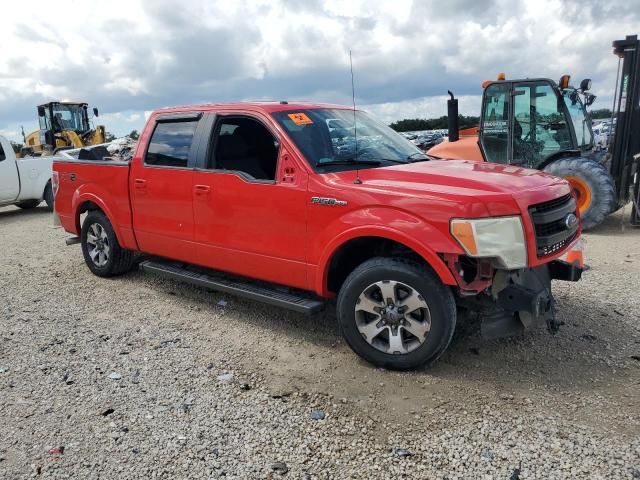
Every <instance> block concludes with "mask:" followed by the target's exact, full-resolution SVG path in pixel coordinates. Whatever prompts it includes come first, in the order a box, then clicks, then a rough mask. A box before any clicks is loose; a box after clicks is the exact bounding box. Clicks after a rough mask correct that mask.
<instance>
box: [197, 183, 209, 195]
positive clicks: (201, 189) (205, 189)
mask: <svg viewBox="0 0 640 480" xmlns="http://www.w3.org/2000/svg"><path fill="white" fill-rule="evenodd" d="M210 191H211V187H210V186H209V185H194V187H193V192H194V193H195V194H196V195H208V194H209V192H210Z"/></svg>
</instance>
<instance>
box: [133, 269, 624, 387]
mask: <svg viewBox="0 0 640 480" xmlns="http://www.w3.org/2000/svg"><path fill="white" fill-rule="evenodd" d="M134 275H136V274H134ZM137 275H140V279H141V280H143V281H145V282H149V284H151V283H153V284H154V285H153V287H152V288H154V289H157V290H158V293H160V294H163V295H171V296H172V297H173V298H175V299H176V301H179V302H183V303H184V305H185V308H189V305H193V304H196V305H198V307H200V308H201V309H202V310H203V311H206V310H208V311H210V312H211V315H212V317H213V316H214V314H216V313H220V310H221V308H222V307H220V302H221V301H222V304H224V305H225V306H224V309H225V310H226V313H225V319H228V320H229V321H237V322H242V324H243V325H245V326H248V327H250V329H251V330H252V331H261V332H262V333H263V334H264V333H266V334H267V335H268V336H270V337H271V338H273V339H277V340H272V341H273V342H275V343H277V348H278V349H280V350H281V351H282V350H288V351H287V352H286V355H287V357H290V358H295V355H297V354H299V355H301V356H305V355H306V354H307V352H306V351H305V349H307V348H315V351H317V353H316V354H315V355H314V362H316V363H317V362H320V366H319V367H321V364H322V363H323V362H324V363H325V364H326V367H327V368H330V367H331V365H332V364H334V362H336V355H341V356H340V360H339V362H343V361H345V362H347V363H346V365H343V367H344V368H345V369H347V371H348V370H349V368H352V369H357V370H361V371H364V370H370V371H380V370H379V369H376V368H375V367H372V366H371V365H369V364H367V363H366V362H364V361H362V360H360V359H359V358H358V357H357V356H356V354H355V353H352V352H351V351H350V350H349V349H348V347H347V346H346V345H345V344H344V342H343V341H342V339H341V337H340V334H339V329H338V326H337V322H336V319H335V314H334V311H333V308H334V306H333V305H331V304H329V305H328V306H327V309H326V310H325V312H323V313H321V314H317V315H314V316H312V317H307V316H304V315H300V314H297V313H293V312H290V311H287V310H283V309H278V308H275V307H271V306H268V305H264V304H261V303H259V302H253V301H249V300H244V299H240V298H236V297H232V296H228V295H224V294H220V293H218V292H213V291H209V290H206V289H202V288H196V287H192V286H189V285H185V284H181V283H178V282H173V281H170V280H165V279H161V278H158V277H154V276H151V275H147V274H142V273H140V274H137ZM150 286H151V285H150ZM224 302H226V304H225V303H224ZM559 310H560V311H559V315H560V316H561V318H563V319H564V320H565V322H567V324H566V325H564V326H563V327H562V328H561V329H560V331H559V333H558V334H556V335H551V334H549V333H548V332H547V331H546V329H540V330H535V331H529V332H526V333H525V334H524V335H522V336H519V337H511V338H503V339H498V340H491V341H489V340H484V339H482V338H481V337H480V336H479V331H478V324H477V321H476V322H474V320H473V319H461V321H460V322H459V327H458V329H457V330H456V335H455V337H454V340H453V342H452V344H451V347H450V348H449V350H448V351H447V353H446V354H445V355H444V356H443V357H442V358H441V359H440V360H439V361H438V363H436V364H435V365H434V366H433V367H431V368H429V369H422V370H417V371H414V372H410V373H409V375H411V376H418V377H424V378H431V379H433V380H435V379H436V378H440V379H442V380H448V381H456V380H459V379H462V378H464V379H466V380H467V381H469V380H471V381H477V382H481V383H485V384H489V385H494V386H495V387H498V388H510V387H514V388H517V387H520V386H525V385H526V386H528V387H532V388H534V389H535V388H546V387H547V386H556V387H562V388H565V387H571V386H579V385H585V384H589V385H592V386H597V384H598V383H599V382H611V381H615V380H616V379H623V378H626V377H628V375H629V372H628V371H625V370H624V369H620V368H616V365H615V364H614V363H612V362H611V358H610V357H611V355H612V354H619V351H611V345H616V348H617V349H618V350H619V349H621V348H623V347H622V345H621V339H630V338H632V336H633V333H634V332H632V328H631V327H630V326H629V325H628V324H627V323H626V322H616V321H611V320H616V319H615V318H613V317H612V318H609V319H608V320H609V321H606V322H603V320H607V318H606V315H613V316H614V317H615V314H610V313H609V311H610V307H609V306H608V305H607V304H604V303H601V302H598V301H593V299H584V298H583V299H580V298H573V297H569V298H563V299H562V302H561V304H560V307H559ZM603 323H604V324H603ZM205 327H206V326H205ZM593 331H595V332H597V334H596V335H593V334H591V333H587V332H593ZM262 342H263V346H264V347H265V350H266V351H270V350H271V349H270V348H269V347H267V346H266V345H264V342H265V340H264V338H263V340H262ZM628 343H632V341H631V340H628ZM337 344H339V345H340V348H339V349H337V350H336V348H335V347H336V345H337ZM256 354H257V355H259V352H256ZM625 358H626V357H625ZM623 361H624V360H623ZM341 365H342V363H341ZM288 368H293V369H295V367H293V366H288ZM301 375H304V376H308V375H310V373H305V372H304V371H303V369H302V367H301Z"/></svg>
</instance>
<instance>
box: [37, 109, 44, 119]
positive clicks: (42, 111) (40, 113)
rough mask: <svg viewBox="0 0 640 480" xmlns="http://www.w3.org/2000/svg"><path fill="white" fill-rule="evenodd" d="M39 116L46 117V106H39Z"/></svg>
mask: <svg viewBox="0 0 640 480" xmlns="http://www.w3.org/2000/svg"><path fill="white" fill-rule="evenodd" d="M38 116H39V117H44V107H42V106H40V107H38Z"/></svg>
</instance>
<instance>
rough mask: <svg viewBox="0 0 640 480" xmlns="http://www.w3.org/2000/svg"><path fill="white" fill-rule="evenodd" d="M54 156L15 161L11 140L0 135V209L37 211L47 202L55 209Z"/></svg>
mask: <svg viewBox="0 0 640 480" xmlns="http://www.w3.org/2000/svg"><path fill="white" fill-rule="evenodd" d="M53 158H54V157H27V158H16V156H15V154H14V153H13V147H12V146H11V144H10V143H9V141H8V140H7V139H6V138H4V137H2V136H0V207H4V206H6V205H17V206H18V207H20V208H35V207H37V206H38V205H40V204H41V203H42V200H44V201H45V202H46V203H47V207H48V208H49V209H52V208H53V189H52V186H51V164H52V162H53Z"/></svg>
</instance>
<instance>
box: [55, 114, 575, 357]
mask: <svg viewBox="0 0 640 480" xmlns="http://www.w3.org/2000/svg"><path fill="white" fill-rule="evenodd" d="M338 120H339V121H338ZM354 122H355V123H354ZM53 168H54V185H55V193H56V198H55V205H56V207H55V211H56V214H57V216H58V218H59V220H60V222H61V224H62V226H63V227H64V229H65V230H66V231H68V232H69V233H71V234H73V235H75V236H77V238H76V239H72V240H71V243H72V242H74V241H78V242H80V243H81V245H82V251H83V254H84V258H85V261H86V263H87V266H88V267H89V269H90V270H91V271H92V272H93V273H95V274H96V275H98V276H103V277H108V276H113V275H117V274H122V273H125V272H127V271H129V270H131V268H133V267H134V265H136V264H137V263H139V257H140V254H144V256H143V261H141V262H140V263H139V264H140V267H141V268H142V269H144V270H148V271H150V272H155V273H158V274H161V275H164V276H168V277H171V278H178V279H181V280H185V281H188V282H192V283H195V284H198V285H201V286H204V287H208V288H212V289H216V290H221V291H224V292H229V293H233V294H236V295H240V296H244V297H249V298H253V299H256V300H261V301H266V302H268V303H271V304H274V305H279V306H282V307H286V308H291V309H293V310H296V311H299V312H306V313H314V312H317V311H318V310H320V309H321V308H323V306H324V304H325V302H324V300H325V299H331V298H336V300H337V317H338V321H339V324H340V326H341V330H342V334H343V336H344V338H345V340H346V341H347V343H348V344H349V345H350V346H351V348H352V349H353V350H354V351H355V352H357V353H358V354H359V355H361V356H362V357H363V358H365V359H366V360H368V361H370V362H372V363H374V364H376V365H378V366H383V367H387V368H394V369H407V368H414V367H416V366H418V365H422V364H430V363H433V362H434V361H435V360H437V358H438V357H439V356H440V355H441V354H442V353H443V352H444V351H445V350H446V348H447V346H448V345H449V343H450V341H451V338H452V335H453V332H454V328H455V325H456V315H457V313H456V310H457V307H466V308H472V309H475V310H478V311H480V312H481V313H482V330H483V332H484V333H485V334H486V335H487V336H490V337H495V336H500V335H506V334H512V333H516V332H520V331H522V330H523V329H525V328H532V327H535V326H538V325H546V326H547V328H548V329H549V330H550V331H552V332H553V331H555V330H556V329H557V326H558V325H557V322H556V320H555V315H554V312H555V310H554V299H553V296H552V293H551V280H554V279H558V280H570V281H576V280H578V279H579V278H580V275H581V271H582V270H581V268H580V267H579V266H578V265H575V264H572V263H567V262H565V261H563V260H561V257H562V256H563V255H565V254H566V253H567V252H568V251H570V250H571V249H572V248H573V247H574V245H575V244H576V242H578V241H579V239H580V223H579V212H578V211H577V207H576V202H575V198H574V196H573V195H572V192H571V189H570V188H569V185H568V183H567V182H566V181H565V180H562V179H559V178H556V177H553V176H551V175H548V174H546V173H543V172H540V171H535V170H528V169H525V168H520V167H515V166H512V165H495V164H488V163H477V162H467V161H439V160H431V159H430V158H429V157H427V156H426V155H424V154H423V153H422V152H421V151H420V150H418V149H417V148H416V147H415V146H414V145H412V144H411V143H410V142H408V141H407V140H406V139H404V138H402V137H401V136H399V135H398V134H396V133H395V132H393V131H392V130H391V129H389V128H388V127H386V126H384V125H382V124H380V123H378V122H377V121H375V120H374V119H372V118H371V117H370V116H369V115H367V114H366V113H364V112H360V111H356V112H354V110H353V109H350V108H347V107H342V106H336V105H325V104H309V103H295V104H294V103H287V102H279V103H276V102H273V103H269V102H267V103H241V104H227V105H212V104H209V105H197V106H189V107H176V108H171V109H163V110H158V111H155V112H153V113H152V114H151V116H150V118H149V120H148V122H147V124H146V126H145V128H144V130H143V132H142V134H141V136H140V139H139V141H138V144H137V147H136V151H135V153H134V155H133V158H132V159H131V161H130V162H127V161H115V160H110V159H109V158H105V159H102V160H97V161H96V160H84V161H83V160H75V159H69V160H57V161H56V162H55V163H54V167H53ZM84 213H87V216H86V218H85V219H84V221H83V222H82V223H81V215H82V214H84Z"/></svg>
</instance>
